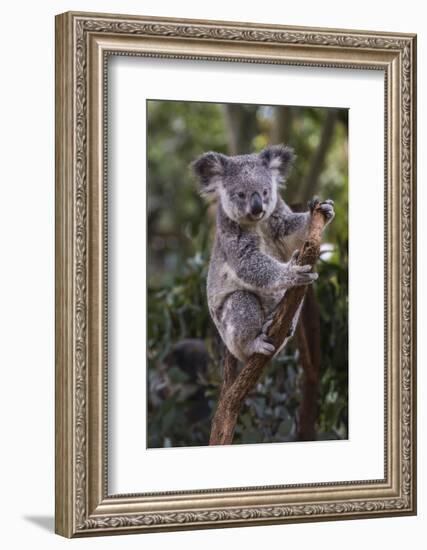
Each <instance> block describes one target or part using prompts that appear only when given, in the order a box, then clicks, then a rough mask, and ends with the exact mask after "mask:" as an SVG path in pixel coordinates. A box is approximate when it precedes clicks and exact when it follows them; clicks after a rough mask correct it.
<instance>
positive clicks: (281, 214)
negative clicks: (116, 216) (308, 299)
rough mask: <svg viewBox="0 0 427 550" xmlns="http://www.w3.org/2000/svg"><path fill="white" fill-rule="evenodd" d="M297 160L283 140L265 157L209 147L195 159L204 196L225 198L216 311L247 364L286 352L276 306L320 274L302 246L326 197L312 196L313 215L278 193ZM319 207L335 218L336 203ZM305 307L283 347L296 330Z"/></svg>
mask: <svg viewBox="0 0 427 550" xmlns="http://www.w3.org/2000/svg"><path fill="white" fill-rule="evenodd" d="M293 161H294V153H293V151H292V149H290V148H289V147H284V146H282V145H276V146H272V147H268V148H266V149H264V151H262V152H261V153H260V154H258V155H256V154H252V155H239V156H234V157H227V156H225V155H223V154H220V153H214V152H209V153H205V154H203V155H202V156H200V157H199V158H198V159H196V161H195V162H194V163H193V169H194V171H195V173H196V175H197V176H198V177H199V179H200V185H201V192H202V194H204V195H208V196H209V195H210V196H216V197H217V198H218V199H219V201H218V202H219V204H218V209H217V222H216V236H215V244H214V247H213V251H212V255H211V261H210V266H209V273H208V281H207V295H208V305H209V311H210V314H211V316H212V319H213V321H214V323H215V325H216V327H217V328H218V331H219V333H220V335H221V337H222V339H223V341H224V343H225V345H226V346H227V348H228V349H229V351H230V352H231V353H232V354H233V355H234V356H235V357H236V358H237V359H239V360H240V361H243V362H244V361H246V360H247V359H248V358H249V357H250V356H251V355H252V354H253V353H263V354H265V355H272V354H274V353H276V354H277V353H278V352H279V351H280V350H275V349H274V346H273V345H272V343H271V342H270V341H269V340H268V337H267V328H268V325H269V324H270V323H271V318H272V315H273V313H274V310H275V308H276V306H277V304H278V303H279V301H280V300H281V299H282V298H283V296H284V294H285V292H286V290H287V289H288V288H292V287H293V286H298V285H306V284H311V283H312V282H313V281H315V280H316V279H317V274H316V273H311V267H310V266H298V265H297V264H296V259H297V252H296V250H297V249H299V248H300V247H301V246H302V244H303V242H304V240H305V238H306V236H307V229H308V225H309V221H310V216H311V210H312V209H313V208H314V206H316V205H317V204H318V203H319V201H318V199H313V201H311V203H310V210H309V211H308V212H304V213H293V212H292V211H291V209H290V208H289V206H288V205H287V204H286V203H285V202H284V200H283V199H282V198H281V196H280V195H279V193H278V186H279V185H280V184H282V183H283V181H284V179H285V177H286V176H287V174H288V172H289V170H290V168H291V166H292V163H293ZM261 205H262V206H261ZM320 205H321V208H322V210H323V211H324V213H325V215H326V217H327V218H328V221H330V220H332V218H333V216H334V211H333V202H332V201H324V202H322V203H320ZM300 310H301V308H300V309H299V310H298V312H297V314H296V315H295V318H294V320H293V323H292V325H293V327H292V330H291V333H290V334H289V337H288V338H287V339H286V340H285V342H284V344H283V345H285V344H286V342H287V341H288V339H289V338H290V337H291V336H292V335H293V331H294V330H295V327H296V324H297V321H298V317H299V313H300ZM282 347H283V346H282Z"/></svg>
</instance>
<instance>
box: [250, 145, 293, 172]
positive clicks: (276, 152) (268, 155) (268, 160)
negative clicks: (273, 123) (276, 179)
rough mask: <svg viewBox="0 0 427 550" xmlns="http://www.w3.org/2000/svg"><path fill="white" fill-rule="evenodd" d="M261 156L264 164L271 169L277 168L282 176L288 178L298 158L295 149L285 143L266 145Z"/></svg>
mask: <svg viewBox="0 0 427 550" xmlns="http://www.w3.org/2000/svg"><path fill="white" fill-rule="evenodd" d="M259 156H260V158H261V160H262V162H263V164H264V166H266V167H267V168H270V170H277V172H278V173H279V175H280V177H281V178H286V176H287V175H288V174H289V172H290V170H291V168H292V165H293V163H294V161H295V158H296V156H295V153H294V150H293V149H292V148H291V147H287V146H285V145H271V146H270V147H266V148H265V149H264V150H263V151H261V153H260V154H259Z"/></svg>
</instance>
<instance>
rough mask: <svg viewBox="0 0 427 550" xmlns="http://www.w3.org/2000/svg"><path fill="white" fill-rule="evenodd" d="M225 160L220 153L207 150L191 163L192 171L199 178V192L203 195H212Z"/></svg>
mask: <svg viewBox="0 0 427 550" xmlns="http://www.w3.org/2000/svg"><path fill="white" fill-rule="evenodd" d="M227 160H228V159H227V157H226V156H225V155H223V154H222V153H215V152H213V151H209V152H208V153H204V154H203V155H200V157H198V158H197V159H196V160H195V161H194V162H192V163H191V167H192V169H193V172H194V173H195V174H196V176H197V177H198V178H199V180H200V192H201V193H202V194H203V195H212V194H214V193H215V192H216V190H217V184H218V181H219V179H220V178H221V176H223V175H224V171H225V167H226V164H227Z"/></svg>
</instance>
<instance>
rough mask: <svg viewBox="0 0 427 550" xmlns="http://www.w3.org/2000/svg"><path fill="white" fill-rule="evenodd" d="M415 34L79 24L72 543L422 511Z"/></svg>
mask: <svg viewBox="0 0 427 550" xmlns="http://www.w3.org/2000/svg"><path fill="white" fill-rule="evenodd" d="M415 110H416V37H415V35H411V34H402V33H383V32H381V33H379V32H367V31H354V30H332V29H310V28H303V27H285V26H278V25H277V26H276V25H274V26H271V25H270V26H269V25H256V24H248V23H235V22H233V23H231V22H218V21H195V20H177V19H164V18H152V17H143V16H142V17H137V16H124V15H108V14H90V13H71V12H69V13H65V14H62V15H58V16H57V18H56V511H55V515H56V520H55V521H56V532H57V533H58V534H60V535H63V536H66V537H79V536H90V535H106V534H125V533H135V532H141V533H142V532H150V531H165V530H178V529H202V528H215V527H236V526H249V525H262V524H273V523H288V522H302V521H319V520H335V519H351V518H368V517H382V516H398V515H411V514H415V513H416V463H415V459H416V431H415V429H416V422H415V420H416V419H415V410H416V407H415V396H416V392H415V381H416V372H415V359H416V357H415V350H416V333H415V329H416V322H415V315H416V299H415V298H416V294H415V292H416V271H415V269H416V261H415V250H416V234H415V227H416V226H415V207H416V189H415V176H416V164H415V162H416V159H415V151H416V146H415V145H416V142H415V139H416V135H415V114H416V111H415Z"/></svg>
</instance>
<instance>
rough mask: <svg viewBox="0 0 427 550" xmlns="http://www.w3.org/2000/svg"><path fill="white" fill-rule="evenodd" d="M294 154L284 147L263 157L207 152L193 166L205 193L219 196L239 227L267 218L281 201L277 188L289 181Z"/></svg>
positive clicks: (270, 150) (266, 153)
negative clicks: (278, 200)
mask: <svg viewBox="0 0 427 550" xmlns="http://www.w3.org/2000/svg"><path fill="white" fill-rule="evenodd" d="M293 160H294V152H293V150H292V149H291V148H289V147H285V146H283V145H273V146H271V147H267V148H266V149H264V150H263V151H261V153H259V154H252V155H238V156H234V157H228V156H226V155H223V154H221V153H214V152H209V153H204V154H203V155H201V156H200V157H199V158H198V159H196V160H195V161H194V162H193V164H192V167H193V170H194V172H195V174H196V175H197V176H198V177H199V180H200V187H201V193H202V194H203V195H205V196H208V197H209V196H211V197H212V196H213V197H215V196H216V197H218V198H219V200H220V201H221V205H222V208H223V210H224V212H225V213H226V215H227V216H228V217H229V218H230V219H232V220H233V221H235V222H237V223H239V224H252V223H257V222H259V221H260V220H265V219H267V218H268V217H269V216H270V215H271V213H272V212H273V210H274V208H275V206H276V202H277V187H278V185H279V184H280V183H282V182H283V181H284V179H285V178H286V176H287V174H288V172H289V170H290V168H291V166H292V163H293Z"/></svg>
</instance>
